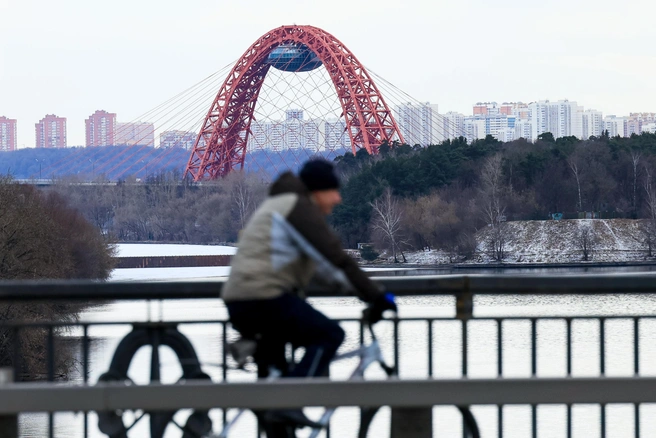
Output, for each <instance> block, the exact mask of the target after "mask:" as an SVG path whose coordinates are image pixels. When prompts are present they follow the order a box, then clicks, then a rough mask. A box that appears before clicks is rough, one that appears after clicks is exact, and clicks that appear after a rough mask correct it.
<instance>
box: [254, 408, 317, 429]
mask: <svg viewBox="0 0 656 438" xmlns="http://www.w3.org/2000/svg"><path fill="white" fill-rule="evenodd" d="M263 418H264V420H265V421H268V422H271V423H287V424H291V425H293V426H297V427H311V428H313V429H321V428H322V427H323V424H321V423H317V422H316V421H312V420H310V419H309V418H308V417H306V416H305V414H304V413H303V410H302V409H275V410H271V411H266V412H264V414H263Z"/></svg>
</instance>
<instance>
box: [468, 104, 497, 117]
mask: <svg viewBox="0 0 656 438" xmlns="http://www.w3.org/2000/svg"><path fill="white" fill-rule="evenodd" d="M472 113H473V114H474V117H476V116H491V115H496V114H499V105H498V104H497V103H496V102H476V105H474V108H473V110H472Z"/></svg>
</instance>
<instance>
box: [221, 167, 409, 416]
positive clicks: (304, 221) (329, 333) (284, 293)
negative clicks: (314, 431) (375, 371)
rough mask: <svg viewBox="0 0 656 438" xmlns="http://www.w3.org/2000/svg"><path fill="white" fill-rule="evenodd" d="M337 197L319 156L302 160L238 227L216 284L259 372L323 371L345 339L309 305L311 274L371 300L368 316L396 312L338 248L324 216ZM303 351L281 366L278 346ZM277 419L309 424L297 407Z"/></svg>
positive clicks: (314, 373) (293, 373)
mask: <svg viewBox="0 0 656 438" xmlns="http://www.w3.org/2000/svg"><path fill="white" fill-rule="evenodd" d="M340 202H341V196H340V194H339V180H338V178H337V176H336V175H335V171H334V168H333V166H332V164H331V163H330V162H328V161H325V160H311V161H308V162H307V163H305V165H304V166H303V167H302V169H301V170H300V172H299V175H298V177H297V176H295V175H294V174H292V173H291V172H285V173H283V174H282V175H281V176H280V177H279V178H278V179H277V180H276V181H275V182H274V183H273V184H272V185H271V188H270V192H269V197H268V198H267V199H266V200H265V202H264V203H263V204H262V205H261V206H260V207H259V208H258V209H257V210H256V211H255V213H253V216H252V217H251V219H250V220H249V221H248V223H247V224H246V227H245V228H244V230H243V231H242V233H241V237H240V239H239V243H238V251H237V254H236V255H235V256H234V258H233V261H232V265H231V266H232V269H231V272H230V277H229V279H228V281H227V282H226V284H225V285H224V287H223V291H222V298H223V300H224V301H225V303H226V306H227V308H228V312H229V314H230V321H231V323H232V325H233V326H234V327H235V328H236V329H237V330H238V331H239V332H240V333H241V335H242V336H243V337H245V338H249V339H254V340H256V341H257V345H258V346H257V351H256V352H255V362H256V363H257V365H258V376H259V377H266V376H267V375H268V371H269V367H270V366H273V367H275V368H277V369H278V370H280V371H281V372H282V375H283V377H313V376H322V375H325V373H326V372H327V369H328V366H329V364H330V361H331V359H332V358H333V356H334V355H335V353H336V351H337V349H338V348H339V346H340V344H341V343H342V341H343V340H344V331H343V330H342V328H341V327H340V326H339V324H337V323H336V322H334V321H332V320H330V319H328V318H327V317H326V316H325V315H324V314H322V313H321V312H319V311H317V310H316V309H314V308H313V307H312V306H310V305H309V304H308V303H307V302H306V301H305V299H304V293H303V291H304V289H305V288H306V287H307V285H308V283H309V282H310V279H311V277H312V276H313V275H317V276H318V277H320V278H321V279H322V280H324V281H328V282H330V283H331V284H334V285H336V286H338V287H340V288H342V289H343V290H345V291H347V292H352V293H355V294H357V295H358V296H359V297H360V298H361V299H362V300H363V301H366V302H368V303H370V316H369V318H370V319H371V322H376V321H378V320H380V319H381V318H382V314H383V312H384V311H385V310H394V311H396V305H395V303H394V297H393V295H391V294H389V293H387V294H385V293H384V292H383V291H382V290H381V289H380V288H379V287H378V286H377V285H376V284H375V283H373V282H372V281H371V280H370V279H369V278H368V277H367V275H366V274H365V273H364V272H363V271H362V270H361V269H360V268H359V267H358V265H357V263H356V262H355V261H354V260H353V259H352V258H351V257H350V256H349V255H348V254H346V252H345V251H344V250H343V249H342V246H341V244H340V241H339V238H338V237H337V235H336V234H335V233H334V232H333V231H332V230H331V228H330V227H329V226H328V224H327V222H326V219H325V217H326V216H327V215H329V214H330V213H331V212H332V210H333V208H334V207H335V206H336V205H338V204H339V203H340ZM288 343H291V344H292V345H293V346H294V347H304V348H305V355H304V356H303V358H302V360H301V361H300V362H299V363H298V364H296V365H295V366H294V367H293V369H288V366H287V361H286V358H285V345H286V344H288ZM272 413H273V416H274V417H275V418H276V419H279V420H280V421H290V422H292V423H295V424H304V425H311V426H314V425H315V423H312V422H311V421H310V420H309V419H307V418H306V417H305V416H304V415H303V413H302V411H301V410H280V411H272Z"/></svg>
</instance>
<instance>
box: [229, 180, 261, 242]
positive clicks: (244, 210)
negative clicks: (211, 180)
mask: <svg viewBox="0 0 656 438" xmlns="http://www.w3.org/2000/svg"><path fill="white" fill-rule="evenodd" d="M233 178H234V179H233V181H232V188H231V194H232V201H233V209H234V211H235V215H236V216H237V223H238V225H239V229H240V230H242V229H244V227H245V226H246V222H247V221H248V219H249V218H250V217H251V215H252V214H253V212H254V211H255V209H256V208H257V206H258V205H259V204H260V203H261V202H262V200H263V199H264V195H265V189H264V185H263V184H262V183H261V182H260V181H259V178H258V176H257V175H254V174H245V173H244V172H240V173H237V172H234V177H233Z"/></svg>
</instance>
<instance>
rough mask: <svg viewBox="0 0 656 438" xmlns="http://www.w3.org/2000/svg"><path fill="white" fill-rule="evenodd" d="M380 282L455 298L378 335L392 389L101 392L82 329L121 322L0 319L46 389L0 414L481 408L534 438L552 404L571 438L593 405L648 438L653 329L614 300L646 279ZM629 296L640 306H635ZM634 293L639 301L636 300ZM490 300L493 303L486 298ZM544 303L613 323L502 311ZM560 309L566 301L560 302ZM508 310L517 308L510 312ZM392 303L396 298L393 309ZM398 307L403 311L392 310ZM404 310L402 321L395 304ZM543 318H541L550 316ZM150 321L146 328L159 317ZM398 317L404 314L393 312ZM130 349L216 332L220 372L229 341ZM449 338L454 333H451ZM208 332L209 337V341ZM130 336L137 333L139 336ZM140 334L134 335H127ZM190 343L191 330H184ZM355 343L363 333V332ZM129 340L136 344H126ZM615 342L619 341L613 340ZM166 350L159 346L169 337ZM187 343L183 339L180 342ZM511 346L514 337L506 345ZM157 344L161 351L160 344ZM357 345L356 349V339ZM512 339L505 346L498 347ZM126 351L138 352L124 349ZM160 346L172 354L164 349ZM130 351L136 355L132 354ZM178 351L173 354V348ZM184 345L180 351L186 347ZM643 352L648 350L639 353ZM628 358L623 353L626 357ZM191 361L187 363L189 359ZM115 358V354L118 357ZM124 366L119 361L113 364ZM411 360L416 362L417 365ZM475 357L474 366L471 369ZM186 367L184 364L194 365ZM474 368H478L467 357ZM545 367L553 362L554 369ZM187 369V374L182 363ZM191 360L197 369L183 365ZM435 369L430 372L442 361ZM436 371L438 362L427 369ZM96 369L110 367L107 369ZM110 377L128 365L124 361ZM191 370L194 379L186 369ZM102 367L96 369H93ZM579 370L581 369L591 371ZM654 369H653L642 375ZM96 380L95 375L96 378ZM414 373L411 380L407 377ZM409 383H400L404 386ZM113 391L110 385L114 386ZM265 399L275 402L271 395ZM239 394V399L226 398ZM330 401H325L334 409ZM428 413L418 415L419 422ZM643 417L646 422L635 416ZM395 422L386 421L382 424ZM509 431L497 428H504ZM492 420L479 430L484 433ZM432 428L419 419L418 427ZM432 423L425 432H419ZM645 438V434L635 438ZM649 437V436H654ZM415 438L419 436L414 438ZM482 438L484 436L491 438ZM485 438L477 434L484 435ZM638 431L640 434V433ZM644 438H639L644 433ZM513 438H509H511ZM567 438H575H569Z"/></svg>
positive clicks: (160, 298)
mask: <svg viewBox="0 0 656 438" xmlns="http://www.w3.org/2000/svg"><path fill="white" fill-rule="evenodd" d="M377 281H380V282H381V283H383V285H384V286H385V287H386V288H387V289H388V290H390V291H393V292H394V293H396V294H397V295H399V296H402V297H403V296H450V297H452V301H449V302H451V303H452V306H453V307H452V313H451V314H450V315H446V316H440V317H432V316H431V317H402V318H398V319H393V320H388V321H385V322H383V327H384V329H383V332H384V336H383V337H381V343H382V344H383V348H384V353H385V354H387V355H388V356H390V357H392V358H393V360H394V362H395V364H396V365H397V366H398V367H399V369H400V370H401V376H402V378H401V379H400V380H398V381H364V382H340V381H333V382H328V381H321V380H317V381H312V382H308V381H304V382H303V384H300V382H294V381H291V380H290V381H284V382H283V381H280V382H272V383H239V382H237V381H235V380H234V378H233V377H232V374H231V372H229V371H228V370H227V369H226V368H222V369H220V371H216V370H215V371H214V372H208V374H209V377H211V380H210V379H209V378H200V379H198V378H197V379H193V378H190V379H188V381H186V382H184V383H180V384H174V385H173V384H171V385H162V384H159V383H153V384H150V385H143V386H136V385H126V384H125V383H124V382H123V381H121V379H114V381H112V380H111V379H110V380H109V381H106V382H98V381H97V379H95V378H94V379H90V378H89V376H90V375H91V374H93V373H91V372H90V366H91V361H90V359H91V356H92V355H93V353H92V351H91V349H90V344H91V343H92V342H95V338H94V336H93V335H92V333H93V331H94V330H95V329H97V328H99V327H105V328H107V327H110V326H118V325H125V324H126V321H125V320H123V321H105V322H91V321H45V322H30V323H23V322H15V321H3V322H2V324H1V325H0V330H2V331H3V332H5V333H17V332H20V331H23V330H32V329H35V328H37V327H38V328H41V329H45V330H46V332H47V333H48V335H47V339H46V340H47V351H46V354H45V357H46V364H45V366H46V373H45V375H46V377H47V379H48V380H51V381H53V382H51V383H15V384H11V385H6V386H0V394H2V396H1V397H0V415H2V414H16V413H20V412H34V411H40V412H44V411H46V412H50V423H49V426H48V431H47V433H48V434H50V436H55V435H54V430H55V428H54V426H53V425H54V423H55V421H56V418H57V415H56V414H55V413H54V412H61V411H70V410H72V411H84V412H85V413H88V412H90V411H102V410H106V411H114V410H122V409H126V408H129V409H135V408H140V409H143V410H146V411H149V410H152V411H161V410H177V409H182V408H190V409H196V410H207V409H212V410H217V409H218V410H220V412H221V418H224V419H225V418H226V417H227V412H229V410H230V409H233V408H235V407H239V406H243V407H249V408H258V407H262V408H276V407H290V406H312V405H314V406H316V405H321V406H334V405H338V404H342V403H344V400H348V402H347V404H348V405H351V406H354V405H356V406H392V407H393V408H394V409H399V411H396V412H403V411H404V410H405V413H406V414H409V413H411V412H412V410H413V409H414V410H415V413H416V412H417V409H418V408H419V412H424V413H425V412H430V408H429V407H431V406H440V405H474V406H475V407H474V413H475V414H476V415H483V414H479V413H478V412H477V411H476V406H479V405H492V406H497V409H498V413H497V415H496V416H495V417H494V418H493V420H494V421H493V423H494V426H493V428H492V429H493V430H496V434H497V435H498V436H499V437H503V436H505V435H504V431H503V425H504V412H505V410H504V408H505V407H507V406H508V405H516V404H520V405H526V406H528V407H529V408H530V412H531V414H530V416H529V418H528V419H527V420H526V421H528V423H529V429H530V430H531V433H532V434H533V436H537V434H538V430H539V429H540V427H542V422H541V421H540V419H539V415H538V412H539V409H540V406H542V405H548V404H560V405H563V407H564V408H565V414H564V420H563V421H564V423H565V424H566V427H567V430H568V431H570V432H571V431H572V428H573V419H574V415H573V412H572V409H573V407H574V406H575V405H578V404H596V405H598V408H599V412H600V414H599V417H598V418H599V425H600V426H599V427H600V430H601V431H602V434H601V435H602V436H604V434H605V433H606V432H605V431H606V427H607V419H606V410H607V405H608V404H614V403H626V404H629V405H631V406H633V409H632V418H631V419H628V420H626V421H627V422H628V423H630V425H631V427H632V434H634V435H635V436H636V437H639V436H650V432H649V430H646V427H647V426H649V422H647V421H645V420H644V418H648V417H649V416H650V414H649V412H651V411H649V410H650V409H652V408H653V407H650V406H649V404H651V403H655V402H656V400H654V399H655V398H656V395H654V394H656V391H654V389H656V379H653V378H652V377H650V376H649V375H648V374H645V373H644V372H643V369H646V372H647V373H648V372H650V370H652V367H650V366H649V363H648V362H646V358H648V357H649V356H648V355H649V354H650V353H649V350H648V349H649V345H648V344H646V342H647V340H645V336H650V335H651V334H652V332H653V330H652V329H653V327H654V322H656V310H654V308H653V307H652V306H648V305H646V306H645V307H644V308H643V310H644V311H643V312H627V311H626V310H625V309H624V307H623V306H624V301H623V300H624V299H625V298H626V299H630V298H631V297H633V298H635V297H644V300H645V301H644V302H645V303H646V304H648V303H649V302H651V301H653V298H655V297H656V295H654V294H655V293H656V276H654V275H651V274H625V275H580V276H569V275H562V276H552V275H550V276H546V275H536V276H507V275H506V276H489V275H468V276H459V275H452V276H426V277H399V278H378V279H377ZM221 285H222V283H221V282H216V281H209V282H152V283H151V282H145V283H144V282H141V283H137V282H130V283H98V282H88V281H53V282H0V302H5V303H7V302H11V303H13V304H14V305H16V304H17V303H20V302H23V303H29V302H31V301H42V300H48V301H52V302H57V301H59V302H61V301H71V300H79V301H83V302H86V303H90V302H91V303H92V302H103V303H106V302H107V301H150V302H151V306H150V308H154V307H156V305H154V304H152V303H153V302H166V301H168V300H190V299H215V300H216V299H218V296H219V293H220V289H221ZM308 292H309V295H310V296H313V297H332V298H335V297H337V296H341V295H336V294H335V293H334V292H333V291H330V290H326V289H321V288H318V287H317V288H315V287H313V288H310V290H309V291H308ZM636 294H640V295H636ZM642 294H644V295H642ZM492 296H495V297H492ZM549 296H568V297H570V298H571V300H570V302H572V303H573V302H576V301H581V300H583V301H585V300H587V301H589V302H596V301H595V300H599V299H601V298H603V299H610V300H615V301H616V302H617V303H618V304H617V306H616V307H614V309H615V311H611V312H608V310H607V309H599V310H600V311H599V312H595V311H594V307H593V311H586V312H585V313H580V312H579V313H577V312H576V307H575V306H570V307H568V306H562V307H557V308H556V307H551V308H549V309H551V310H547V311H545V312H541V313H539V314H535V313H530V312H529V313H524V314H522V313H521V311H517V309H515V308H513V307H512V303H513V302H514V303H515V304H516V303H518V302H520V301H521V300H522V299H526V298H529V297H533V298H539V299H540V300H543V299H545V297H549ZM496 299H505V300H506V303H508V300H509V299H510V302H511V306H510V307H508V306H507V307H505V308H504V309H502V310H501V311H502V312H506V311H511V312H508V313H499V312H497V313H490V310H489V307H486V306H485V305H484V303H486V302H487V303H489V302H490V300H496ZM568 299H569V298H568ZM517 300H519V301H517ZM401 301H403V299H401ZM402 304H403V303H402ZM402 304H401V308H402V310H403V305H402ZM549 312H550V313H549ZM156 315H157V312H152V313H151V316H156ZM402 315H403V313H402ZM340 321H342V323H343V324H344V325H345V326H348V327H350V329H351V330H350V332H351V333H352V334H355V335H356V336H357V333H358V330H357V329H355V330H353V329H354V328H355V327H356V326H357V325H358V320H357V319H356V318H341V319H340ZM618 323H621V324H624V325H626V326H628V328H629V329H628V331H626V335H627V336H626V337H625V339H624V340H623V341H622V342H623V343H624V344H625V346H626V347H627V348H626V349H625V350H626V351H623V353H622V355H623V356H622V357H623V360H624V361H625V362H626V363H627V364H628V368H630V372H629V374H628V375H625V376H623V377H622V378H618V377H615V376H613V377H609V376H608V372H607V369H608V362H616V358H615V357H614V356H613V352H612V351H611V346H612V345H615V344H613V343H612V342H611V341H610V340H609V339H608V338H609V337H608V336H607V332H608V327H609V326H613V327H615V324H618ZM444 324H450V325H451V326H454V325H455V326H457V329H456V330H451V331H450V332H449V333H450V334H449V336H454V335H455V337H456V338H457V339H455V340H454V342H456V343H457V344H458V345H457V348H456V350H458V351H457V353H454V354H455V355H457V356H458V357H457V358H453V357H452V358H450V359H452V360H453V361H455V362H457V367H458V368H459V371H458V373H457V375H452V376H450V377H451V378H450V379H446V380H445V379H444V378H443V377H441V374H440V369H439V366H440V364H441V365H443V364H444V358H443V357H439V355H438V349H439V348H438V347H439V346H438V345H437V344H439V342H442V338H444V336H446V335H445V334H444V333H442V332H441V331H440V330H441V328H442V327H444ZM480 324H487V326H489V330H488V332H487V335H486V336H488V338H486V339H478V338H477V336H479V335H480V332H477V328H476V327H478V325H480ZM553 324H557V325H558V326H559V328H558V330H559V331H560V335H561V336H560V338H559V339H560V341H561V343H560V344H559V345H558V346H557V348H556V347H554V345H553V344H552V343H548V342H544V339H543V335H544V333H545V332H546V331H551V330H553V327H554V325H553ZM581 324H588V325H589V324H592V325H594V326H595V329H594V331H595V332H594V336H592V337H591V339H590V340H589V342H588V341H586V342H588V343H592V344H594V346H595V349H596V352H597V353H596V354H595V359H594V361H596V369H595V370H594V372H593V374H595V377H592V378H580V377H579V376H578V375H577V372H576V370H575V368H576V366H575V365H576V360H577V357H578V356H577V355H579V356H580V354H581V353H577V349H578V348H580V347H581V346H582V344H581V342H579V341H577V337H578V336H581V332H580V330H579V328H580V325H581ZM130 325H131V326H132V331H131V332H130V333H132V336H133V339H137V338H138V339H137V341H138V342H137V344H139V345H151V346H152V345H155V346H163V345H169V344H170V343H176V342H177V343H178V344H180V345H181V344H184V342H185V340H186V338H187V336H186V335H184V334H183V333H185V332H184V331H178V327H179V326H185V327H192V326H196V327H198V326H202V325H211V326H212V327H216V329H215V331H214V333H215V340H216V342H217V344H218V355H219V356H220V358H219V359H220V362H221V363H222V364H227V363H229V362H230V360H229V358H228V356H227V353H226V351H225V349H223V348H222V345H225V343H226V342H227V341H228V340H229V339H230V338H231V337H232V336H233V333H232V332H231V329H230V325H229V323H228V322H227V321H225V320H221V319H219V318H216V319H208V320H199V319H197V320H193V321H191V320H177V321H169V320H165V321H161V320H159V319H158V318H147V319H145V320H140V321H134V322H131V323H130ZM455 326H454V327H455ZM64 329H65V330H68V335H67V336H68V337H67V340H68V343H69V345H73V347H74V349H76V351H77V352H78V353H77V354H78V356H79V359H80V362H81V367H80V368H81V370H82V372H81V374H80V378H79V380H78V381H75V382H71V383H61V382H57V383H56V382H54V380H55V376H56V372H55V371H56V369H55V363H54V360H55V357H56V356H57V355H56V352H55V349H56V348H57V346H58V343H57V342H56V340H57V339H58V338H59V337H60V336H63V334H64ZM213 330H214V329H213ZM409 330H413V332H414V333H415V334H414V335H412V336H413V338H412V339H411V341H412V343H417V342H420V341H421V344H422V345H423V346H424V347H422V348H423V350H422V354H424V359H425V362H424V364H425V366H422V370H423V372H424V375H423V377H424V378H423V379H416V377H415V378H412V379H408V378H407V376H408V375H413V376H414V374H413V373H409V374H405V373H404V369H406V367H408V366H414V365H415V364H414V363H412V362H417V361H418V360H417V357H418V356H416V357H413V358H412V359H409V358H408V357H407V355H405V354H403V351H405V350H404V349H406V348H407V347H406V346H404V345H403V343H404V339H409V338H402V336H401V334H402V333H406V334H407V333H409ZM137 332H138V333H137ZM135 333H137V334H135ZM190 333H193V330H190ZM360 333H361V334H360V336H364V335H363V334H362V330H361V329H360ZM137 335H138V336H137ZM518 335H521V338H522V340H521V344H522V346H521V348H522V349H523V350H522V352H523V353H522V354H523V356H522V357H524V358H525V359H526V362H527V366H526V367H525V368H526V369H527V370H528V372H527V375H526V378H521V379H517V378H509V376H508V368H511V367H512V366H513V363H511V362H512V361H513V360H515V358H513V357H510V354H511V353H512V349H513V348H516V345H514V343H516V342H517V336H518ZM613 336H614V337H616V334H615V333H613ZM169 338H170V339H169ZM183 338H184V339H183ZM511 338H512V339H511ZM167 339H168V340H167ZM361 339H363V338H361ZM509 340H510V341H511V342H512V343H513V345H511V344H509V343H508V341H509ZM188 341H189V345H190V346H191V350H189V349H188V348H187V349H185V348H186V347H185V348H179V349H178V350H176V352H177V351H186V352H187V353H189V351H194V343H195V339H194V337H193V335H189V340H188ZM135 342H136V341H135ZM167 342H169V344H167ZM481 342H482V343H483V344H486V345H487V346H488V347H490V346H491V348H492V351H493V353H492V354H491V355H490V357H486V358H485V360H486V361H487V362H490V363H492V364H493V368H494V375H495V378H493V379H489V378H487V379H480V378H472V375H476V374H475V373H472V370H474V371H475V368H476V367H477V366H478V365H477V363H476V361H473V362H472V357H473V355H475V354H476V352H475V349H476V348H478V347H477V346H480V345H481ZM137 344H135V345H137ZM178 344H176V345H178ZM185 345H186V344H185ZM23 348H25V346H21V345H16V346H14V347H13V352H14V358H13V363H14V365H15V367H16V375H20V371H21V370H20V363H21V356H22V355H24V354H26V352H25V351H23V350H22V349H23ZM645 349H647V351H646V352H645ZM555 350H558V352H556V353H558V354H555V355H554V356H557V357H558V358H559V359H562V364H560V365H559V367H560V368H561V369H562V373H561V374H562V375H561V376H560V377H559V378H545V377H544V376H543V374H541V372H539V371H540V369H539V368H540V364H541V363H542V362H541V361H540V357H543V356H544V355H545V354H547V355H549V354H551V353H552V352H555ZM158 351H159V349H158V348H154V349H153V354H152V355H151V360H152V364H151V370H152V371H151V376H153V377H154V378H155V379H154V380H159V375H158V372H156V371H155V370H156V369H158V367H159V365H160V356H159V353H158ZM627 352H628V354H627ZM187 353H184V355H185V356H184V357H180V356H179V355H178V358H180V359H181V361H180V362H181V363H182V364H183V368H184V365H186V366H187V368H188V369H187V370H185V369H183V372H185V373H188V374H189V375H192V374H193V373H195V372H196V371H198V370H199V369H201V368H202V369H203V370H204V369H205V368H204V367H203V363H201V361H200V359H199V358H198V357H196V358H195V359H194V358H193V357H192V356H193V355H195V352H194V354H193V355H192V354H187ZM187 356H189V357H187ZM115 358H116V355H115ZM131 359H132V356H130V357H127V356H125V357H122V358H120V360H119V359H117V360H118V361H119V362H121V361H125V360H128V365H129V360H131ZM424 359H422V360H424ZM479 359H480V358H479ZM194 360H195V362H194ZM477 360H478V359H477ZM554 360H555V359H554ZM185 361H186V362H185ZM190 361H191V362H194V363H190ZM440 361H441V362H440ZM438 362H439V363H438ZM106 366H107V367H108V366H109V364H107V365H106ZM121 366H125V363H122V365H121ZM196 366H197V367H196ZM105 369H107V368H104V369H103V371H104V370H105ZM588 371H589V370H588ZM652 371H653V370H652ZM96 374H97V373H96ZM415 374H416V373H415ZM403 377H406V378H403ZM116 380H119V381H118V382H116ZM273 393H275V394H276V396H275V397H272V396H270V394H273ZM237 394H238V395H237ZM331 397H332V398H331ZM427 409H428V410H427ZM645 412H647V413H645ZM393 417H394V415H393ZM505 421H507V420H505ZM487 423H490V421H486V424H487ZM425 424H426V427H428V428H430V427H431V426H430V425H432V420H430V416H429V417H428V420H427V421H425ZM429 424H430V425H429ZM94 427H95V424H91V423H90V422H89V421H88V418H87V415H86V414H85V421H84V434H85V435H84V436H91V435H87V434H88V433H89V431H90V430H92V429H93V428H94ZM641 430H642V432H641ZM651 432H654V433H656V431H651ZM420 433H421V434H420ZM488 433H489V432H488ZM488 433H486V434H488ZM641 433H642V435H641ZM645 433H647V435H645ZM415 436H417V437H418V436H430V435H426V430H425V429H424V430H423V431H421V432H417V435H405V437H406V438H411V437H415ZM508 436H511V435H508ZM569 436H572V435H571V434H570V435H569Z"/></svg>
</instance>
